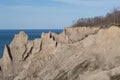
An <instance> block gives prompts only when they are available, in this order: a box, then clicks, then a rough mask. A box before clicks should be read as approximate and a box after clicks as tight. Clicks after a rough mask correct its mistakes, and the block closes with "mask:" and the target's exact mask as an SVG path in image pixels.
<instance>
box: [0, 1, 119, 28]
mask: <svg viewBox="0 0 120 80" xmlns="http://www.w3.org/2000/svg"><path fill="white" fill-rule="evenodd" d="M119 5H120V0H0V29H59V28H60V29H61V28H64V27H68V26H70V25H71V24H72V23H74V22H75V21H76V20H77V19H79V18H86V17H94V16H102V15H103V16H104V15H105V14H106V13H107V12H111V11H112V10H113V8H120V6H119Z"/></svg>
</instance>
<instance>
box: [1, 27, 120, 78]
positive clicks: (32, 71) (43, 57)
mask: <svg viewBox="0 0 120 80" xmlns="http://www.w3.org/2000/svg"><path fill="white" fill-rule="evenodd" d="M0 77H1V79H2V80H119V79H120V28H119V27H116V26H112V27H109V28H105V29H101V28H100V27H92V28H90V27H78V28H77V27H76V28H65V29H64V31H63V32H62V33H60V34H56V33H52V32H49V33H42V37H41V38H37V39H35V40H28V36H27V35H26V34H25V33H24V32H20V33H19V34H17V35H15V37H14V39H13V40H12V42H11V43H10V44H9V45H5V49H4V54H3V58H2V59H1V60H0Z"/></svg>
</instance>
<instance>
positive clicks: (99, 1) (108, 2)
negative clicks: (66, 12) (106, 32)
mask: <svg viewBox="0 0 120 80" xmlns="http://www.w3.org/2000/svg"><path fill="white" fill-rule="evenodd" d="M52 1H55V2H60V3H66V4H75V5H84V6H112V5H113V6H119V3H120V0H116V1H115V0H52Z"/></svg>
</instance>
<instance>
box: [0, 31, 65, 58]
mask: <svg viewBox="0 0 120 80" xmlns="http://www.w3.org/2000/svg"><path fill="white" fill-rule="evenodd" d="M20 31H24V32H25V33H26V34H27V35H28V36H29V39H30V40H34V39H35V38H40V37H41V33H42V32H45V33H48V32H49V31H51V32H55V33H61V32H62V31H63V29H37V30H35V29H34V30H33V29H31V30H0V58H1V57H2V55H3V51H4V47H5V44H10V42H11V41H12V39H13V38H14V35H15V34H18V33H19V32H20Z"/></svg>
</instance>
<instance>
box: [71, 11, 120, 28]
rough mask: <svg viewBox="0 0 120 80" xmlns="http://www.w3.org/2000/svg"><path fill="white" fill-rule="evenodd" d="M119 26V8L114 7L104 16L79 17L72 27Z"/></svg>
mask: <svg viewBox="0 0 120 80" xmlns="http://www.w3.org/2000/svg"><path fill="white" fill-rule="evenodd" d="M112 25H115V26H120V10H118V9H114V10H113V12H111V13H107V14H106V15H105V16H96V17H93V18H80V19H78V20H77V21H76V22H75V23H74V24H73V25H72V27H84V26H86V27H87V26H89V27H92V26H102V27H105V26H112Z"/></svg>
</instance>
